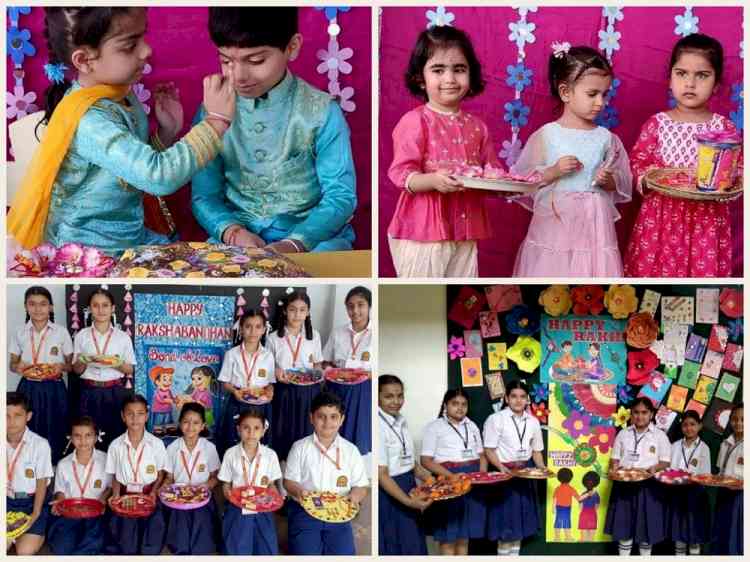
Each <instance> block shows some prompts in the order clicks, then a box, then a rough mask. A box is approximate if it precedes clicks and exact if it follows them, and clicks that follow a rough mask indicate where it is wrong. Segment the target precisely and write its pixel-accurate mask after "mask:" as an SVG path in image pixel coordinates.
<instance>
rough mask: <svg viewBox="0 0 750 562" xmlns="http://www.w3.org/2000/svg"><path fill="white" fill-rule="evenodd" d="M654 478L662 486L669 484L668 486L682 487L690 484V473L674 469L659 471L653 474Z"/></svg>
mask: <svg viewBox="0 0 750 562" xmlns="http://www.w3.org/2000/svg"><path fill="white" fill-rule="evenodd" d="M654 478H656V479H657V480H658V481H659V482H661V483H662V484H669V485H670V486H684V485H685V484H690V473H689V472H687V471H686V470H678V469H676V468H669V469H667V470H660V471H659V472H657V473H655V474H654Z"/></svg>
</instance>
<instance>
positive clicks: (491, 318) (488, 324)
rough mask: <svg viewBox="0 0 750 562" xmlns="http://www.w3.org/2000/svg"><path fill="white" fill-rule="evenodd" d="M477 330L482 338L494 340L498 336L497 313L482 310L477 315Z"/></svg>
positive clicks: (498, 323) (498, 322)
mask: <svg viewBox="0 0 750 562" xmlns="http://www.w3.org/2000/svg"><path fill="white" fill-rule="evenodd" d="M479 330H480V331H481V332H482V337H483V338H496V337H498V336H499V335H500V321H499V320H498V318H497V312H493V311H490V310H483V311H482V312H480V313H479Z"/></svg>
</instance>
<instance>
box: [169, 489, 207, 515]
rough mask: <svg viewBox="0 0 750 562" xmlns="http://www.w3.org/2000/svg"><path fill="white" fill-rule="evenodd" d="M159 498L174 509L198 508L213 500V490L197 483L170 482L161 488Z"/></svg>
mask: <svg viewBox="0 0 750 562" xmlns="http://www.w3.org/2000/svg"><path fill="white" fill-rule="evenodd" d="M159 499H161V501H162V503H163V504H164V505H166V506H167V507H171V508H172V509H180V510H190V509H198V508H199V507H203V506H204V505H206V504H207V503H208V502H210V501H211V490H209V489H208V487H206V486H198V485H195V484H170V485H169V486H165V487H163V488H162V489H161V490H159Z"/></svg>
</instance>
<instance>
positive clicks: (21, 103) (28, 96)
mask: <svg viewBox="0 0 750 562" xmlns="http://www.w3.org/2000/svg"><path fill="white" fill-rule="evenodd" d="M6 96H7V103H8V108H7V115H8V119H13V118H14V117H15V118H16V119H20V118H21V117H26V115H28V114H30V113H34V112H35V111H37V110H38V109H39V108H38V107H37V106H36V105H34V102H35V101H36V93H34V92H26V91H24V88H23V82H17V83H16V85H15V86H14V87H13V93H12V94H11V93H10V92H7V93H6Z"/></svg>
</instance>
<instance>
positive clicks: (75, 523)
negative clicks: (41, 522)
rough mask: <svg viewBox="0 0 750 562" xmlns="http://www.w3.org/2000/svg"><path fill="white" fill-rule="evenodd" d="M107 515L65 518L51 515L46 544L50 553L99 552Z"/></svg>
mask: <svg viewBox="0 0 750 562" xmlns="http://www.w3.org/2000/svg"><path fill="white" fill-rule="evenodd" d="M107 517H108V516H107V515H100V516H99V517H92V518H90V519H67V518H65V517H58V516H56V515H52V516H51V517H50V523H49V529H48V530H47V544H48V545H49V549H50V550H51V551H52V554H58V555H63V554H85V555H92V554H101V553H102V551H103V550H104V530H105V528H106V525H107V521H106V518H107Z"/></svg>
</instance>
